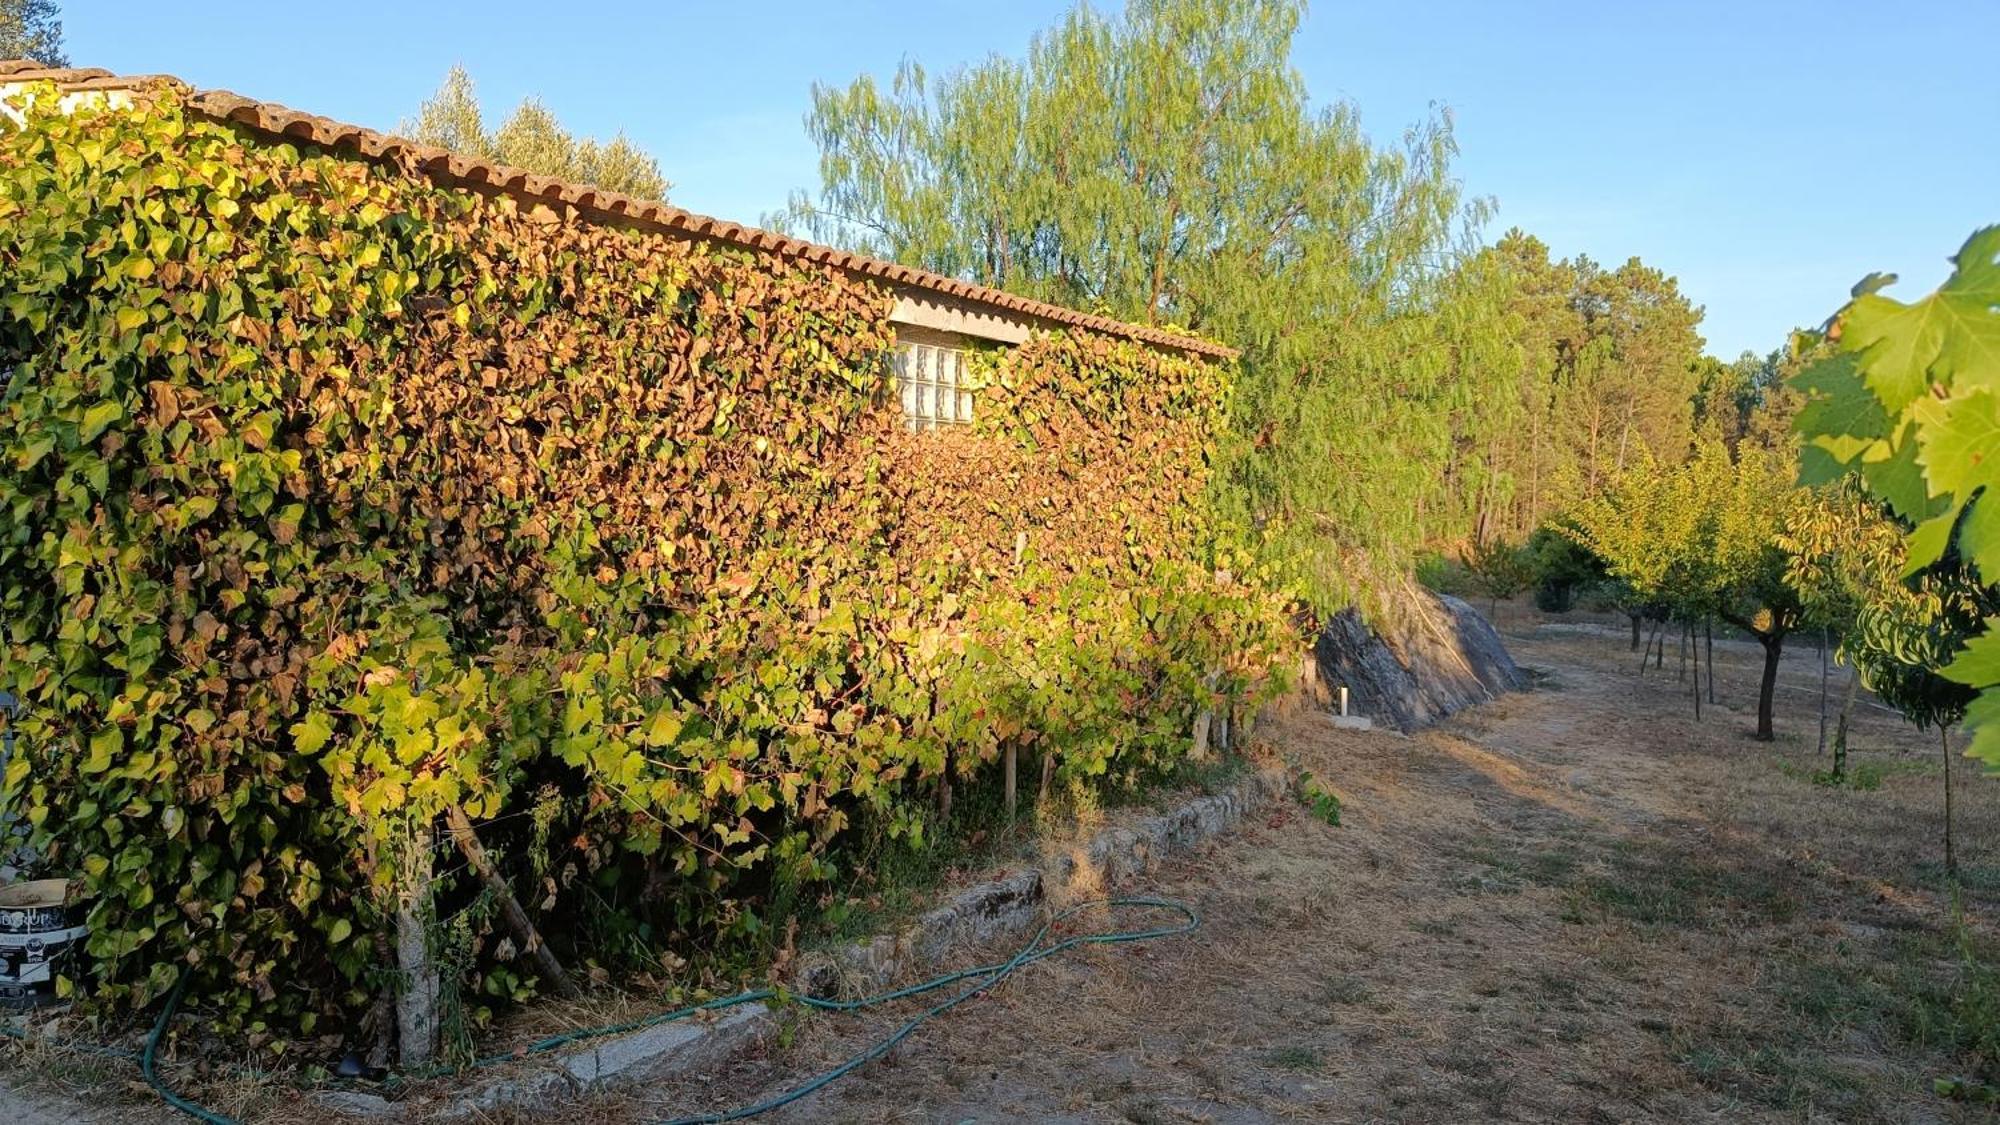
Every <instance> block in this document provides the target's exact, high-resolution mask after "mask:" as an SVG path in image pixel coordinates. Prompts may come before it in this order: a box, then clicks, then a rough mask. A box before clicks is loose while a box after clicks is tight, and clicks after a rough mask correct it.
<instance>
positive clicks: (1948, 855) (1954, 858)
mask: <svg viewBox="0 0 2000 1125" xmlns="http://www.w3.org/2000/svg"><path fill="white" fill-rule="evenodd" d="M1938 745H1939V746H1940V747H1942V748H1943V750H1944V874H1945V878H1947V879H1950V880H1951V881H1952V882H1954V883H1955V882H1957V881H1958V849H1957V848H1956V847H1955V846H1954V842H1953V840H1952V833H1951V819H1952V817H1951V728H1949V727H1947V726H1945V725H1944V724H1943V723H1939V724H1938Z"/></svg>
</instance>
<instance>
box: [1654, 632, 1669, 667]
mask: <svg viewBox="0 0 2000 1125" xmlns="http://www.w3.org/2000/svg"><path fill="white" fill-rule="evenodd" d="M1653 636H1654V638H1655V640H1654V642H1653V646H1654V647H1653V670H1654V671H1656V672H1657V671H1660V670H1662V669H1664V668H1666V666H1667V623H1666V622H1665V621H1662V622H1660V627H1659V628H1658V629H1657V630H1655V631H1654V632H1653Z"/></svg>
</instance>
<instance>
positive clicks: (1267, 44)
mask: <svg viewBox="0 0 2000 1125" xmlns="http://www.w3.org/2000/svg"><path fill="white" fill-rule="evenodd" d="M1302 10H1303V5H1302V4H1301V3H1299V2H1298V0H1250V2H1235V3H1230V2H1223V0H1134V2H1133V3H1131V4H1130V6H1129V7H1127V8H1126V9H1125V11H1124V12H1122V13H1120V14H1117V15H1107V14H1105V13H1101V12H1098V11H1095V10H1093V9H1091V8H1088V7H1079V8H1077V9H1076V10H1075V11H1073V12H1071V13H1070V14H1069V15H1068V16H1066V17H1065V18H1064V19H1063V20H1062V21H1061V22H1060V23H1059V24H1057V25H1056V26H1054V27H1052V28H1050V29H1048V30H1046V31H1044V32H1043V33H1041V34H1039V35H1037V36H1036V37H1035V38H1034V40H1033V41H1032V43H1031V44H1030V46H1029V48H1028V51H1027V54H1026V56H1025V57H1023V58H1004V57H994V58H990V59H987V60H986V61H983V62H980V63H978V64H975V65H972V66H970V67H967V68H964V69H961V70H957V71H954V72H952V73H949V74H946V75H942V76H935V75H932V74H931V73H929V72H927V71H926V70H924V68H923V67H922V66H921V65H920V64H918V63H915V62H910V63H906V64H905V65H904V66H903V67H902V68H901V69H900V70H899V71H898V72H897V73H896V75H895V77H894V79H893V81H891V82H890V83H888V84H887V86H886V87H885V86H884V85H882V84H878V83H877V82H876V81H875V80H874V79H872V78H868V77H862V78H859V79H856V80H855V81H854V82H852V83H850V84H848V85H846V86H819V87H816V88H815V90H814V92H813V108H812V110H811V112H810V113H809V115H808V117H807V128H808V131H809V132H810V134H811V135H812V137H813V139H814V140H815V141H816V142H817V143H818V145H819V148H820V174H821V181H822V183H821V188H820V190H819V192H818V193H817V194H815V195H810V196H800V197H798V198H796V199H795V200H794V201H793V205H792V209H791V212H790V216H789V220H788V221H789V222H790V223H792V224H793V225H795V226H797V227H800V228H803V229H805V230H806V231H808V232H810V233H812V234H813V235H815V236H817V237H819V238H821V239H823V240H826V241H832V242H838V243H842V244H845V245H849V246H853V247H856V248H858V249H862V250H867V251H870V252H873V253H876V254H880V255H882V256H885V257H890V258H894V259H897V260H899V261H904V262H908V263H911V264H914V265H919V266H923V267H925V268H928V269H931V270H935V271H938V272H941V273H945V274H950V275H954V276H960V277H965V278H968V279H970V280H974V281H978V282H982V283H985V284H989V285H996V286H1002V287H1005V288H1007V289H1010V290H1014V291H1016V292H1020V293H1023V294H1027V295H1030V296H1035V297H1040V298H1043V299H1047V300H1052V301H1056V302H1060V303H1063V304H1068V305H1072V306H1077V307H1081V308H1089V309H1097V310H1101V311H1104V312H1106V313H1109V314H1111V315H1114V316H1118V317H1122V318H1125V319H1129V320H1135V321H1139V322H1142V323H1149V324H1158V325H1173V326H1179V327H1182V328H1185V329H1189V330H1193V331H1197V332H1200V333H1203V334H1206V335H1209V336H1213V337H1217V338H1221V339H1224V340H1227V341H1228V342H1229V343H1231V344H1233V345H1236V346H1238V347H1240V348H1242V349H1243V350H1244V353H1245V356H1244V361H1243V364H1242V370H1241V372H1240V374H1239V379H1238V397H1237V401H1236V403H1235V407H1234V410H1233V418H1234V423H1235V439H1236V440H1235V442H1234V449H1233V450H1232V454H1231V457H1230V459H1229V464H1228V466H1227V469H1226V471H1225V472H1223V473H1221V474H1219V479H1220V480H1221V481H1222V482H1223V483H1222V488H1223V489H1224V492H1225V494H1224V496H1223V497H1222V499H1223V500H1224V501H1225V503H1226V505H1227V506H1228V507H1229V508H1230V509H1231V510H1233V511H1234V512H1235V514H1237V515H1239V516H1240V517H1241V518H1242V520H1243V522H1244V523H1245V524H1246V525H1249V526H1253V527H1256V528H1259V529H1261V531H1262V533H1263V534H1264V535H1265V536H1266V537H1267V538H1268V541H1269V542H1270V543H1271V544H1272V545H1273V546H1274V548H1275V549H1276V550H1277V551H1278V552H1280V553H1281V554H1282V555H1283V557H1284V558H1285V559H1286V560H1287V561H1290V562H1293V563H1295V564H1296V565H1297V566H1298V567H1299V570H1300V572H1301V573H1302V574H1303V575H1304V576H1305V577H1307V578H1308V579H1309V583H1308V584H1309V587H1310V589H1311V591H1312V593H1313V597H1314V600H1315V601H1317V602H1319V603H1320V604H1321V606H1322V607H1323V608H1330V607H1332V606H1334V605H1337V604H1339V603H1341V602H1343V601H1345V600H1348V599H1349V598H1350V597H1351V596H1352V594H1353V593H1354V590H1353V586H1352V584H1351V582H1350V581H1349V578H1350V575H1351V573H1352V571H1353V568H1354V566H1355V564H1356V563H1357V562H1358V561H1360V560H1361V559H1363V558H1364V557H1366V558H1372V559H1374V560H1375V561H1376V562H1377V564H1378V565H1395V564H1397V563H1399V562H1401V561H1403V560H1405V559H1407V558H1408V557H1409V556H1410V554H1411V553H1412V552H1413V550H1414V548H1415V547H1416V546H1417V545H1418V544H1419V543H1421V542H1422V541H1424V540H1425V539H1426V538H1430V537H1439V536H1447V535H1454V534H1456V533H1458V532H1459V531H1460V530H1461V529H1462V527H1463V526H1464V523H1465V520H1466V506H1467V504H1466V500H1465V497H1468V496H1472V495H1477V494H1478V493H1479V491H1480V490H1481V488H1482V486H1483V484H1484V482H1483V480H1482V479H1481V475H1482V474H1483V473H1484V472H1485V471H1486V468H1485V464H1484V462H1483V461H1482V460H1481V459H1480V458H1479V457H1477V456H1476V455H1475V454H1476V451H1478V450H1480V449H1482V448H1483V447H1484V445H1485V440H1484V439H1485V436H1486V434H1487V433H1488V432H1489V431H1490V430H1491V429H1492V428H1494V427H1497V426H1503V425H1506V424H1507V423H1508V422H1509V411H1510V410H1511V406H1509V405H1508V404H1511V403H1513V402H1514V401H1515V400H1516V399H1517V395H1516V394H1515V390H1514V386H1513V380H1514V379H1515V378H1516V375H1517V373H1518V371H1519V369H1520V366H1521V355H1520V348H1519V345H1518V342H1517V341H1516V339H1515V334H1514V333H1512V332H1511V331H1509V330H1507V329H1508V325H1509V315H1510V314H1509V312H1508V310H1507V309H1506V307H1505V302H1504V299H1503V298H1504V294H1505V291H1506V288H1505V287H1506V284H1507V281H1508V278H1507V275H1506V273H1505V271H1504V270H1503V269H1501V268H1499V267H1498V266H1497V265H1496V264H1495V263H1491V262H1488V261H1485V260H1482V259H1480V258H1478V257H1477V256H1476V255H1474V254H1473V253H1472V250H1473V248H1474V247H1473V243H1472V239H1471V231H1472V229H1473V228H1474V227H1476V226H1477V225H1478V224H1479V222H1480V221H1481V220H1482V219H1483V218H1484V216H1485V213H1486V208H1485V206H1484V205H1483V204H1482V203H1480V202H1478V201H1474V200H1468V199H1467V198H1466V197H1465V196H1464V194H1463V193H1462V191H1461V189H1460V187H1459V185H1458V182H1457V180H1456V179H1455V178H1454V177H1453V175H1452V171H1451V162H1452V159H1453V157H1454V154H1455V151H1456V149H1455V144H1454V141H1453V138H1452V132H1451V124H1450V119H1449V117H1448V115H1446V114H1444V113H1443V112H1439V113H1436V114H1434V115H1433V116H1431V117H1429V118H1427V119H1425V120H1423V121H1421V122H1419V123H1417V124H1416V125H1415V126H1413V127H1412V128H1410V129H1409V130H1408V131H1407V132H1406V133H1404V135H1403V137H1402V139H1401V141H1400V143H1397V144H1392V145H1378V144H1375V143H1373V142H1371V141H1370V140H1369V139H1368V137H1367V136H1366V135H1365V134H1364V133H1363V132H1362V128H1361V123H1360V120H1359V118H1358V115H1357V114H1356V112H1355V110H1354V107H1353V106H1352V105H1350V104H1347V103H1344V102H1335V103H1331V104H1326V105H1323V106H1321V107H1318V108H1315V106H1314V105H1313V103H1312V100H1311V99H1310V98H1309V97H1308V95H1307V91H1306V88H1305V83H1304V81H1303V80H1302V79H1301V77H1300V76H1299V73H1298V71H1297V70H1296V69H1294V67H1293V66H1292V63H1291V49H1292V41H1293V37H1294V35H1295V33H1296V32H1297V30H1298V25H1299V20H1300V17H1301V13H1302Z"/></svg>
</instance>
